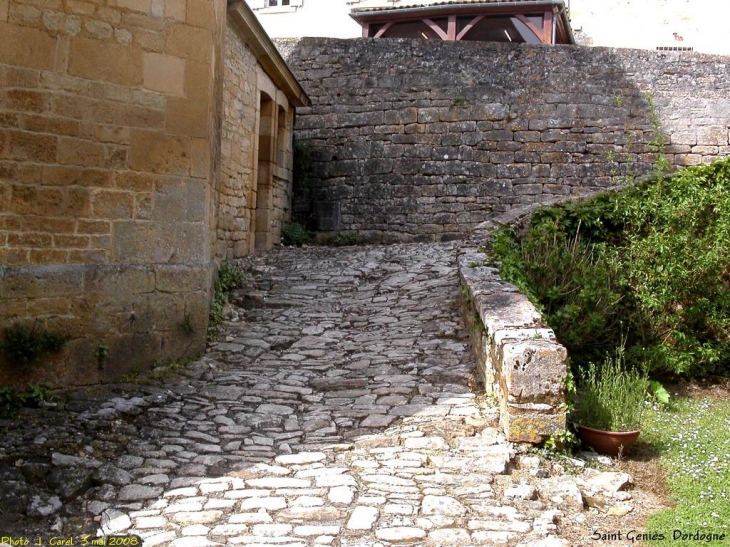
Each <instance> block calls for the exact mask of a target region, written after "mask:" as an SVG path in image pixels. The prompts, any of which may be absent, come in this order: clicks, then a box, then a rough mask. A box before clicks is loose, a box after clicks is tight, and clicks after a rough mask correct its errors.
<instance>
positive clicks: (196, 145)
mask: <svg viewBox="0 0 730 547" xmlns="http://www.w3.org/2000/svg"><path fill="white" fill-rule="evenodd" d="M190 148H191V158H190V162H191V165H190V175H191V176H193V177H197V178H208V176H209V175H210V166H211V149H210V143H209V142H208V140H207V139H194V140H193V141H191V143H190Z"/></svg>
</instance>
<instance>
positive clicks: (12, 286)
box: [0, 265, 82, 301]
mask: <svg viewBox="0 0 730 547" xmlns="http://www.w3.org/2000/svg"><path fill="white" fill-rule="evenodd" d="M81 290H82V278H81V275H79V271H78V270H77V269H76V268H74V267H69V266H55V265H39V266H20V267H6V268H4V275H3V277H2V278H1V279H0V299H2V300H3V301H4V300H6V299H9V298H18V297H20V296H23V297H27V298H39V297H55V296H61V297H62V296H66V295H68V294H76V293H79V292H80V291H81Z"/></svg>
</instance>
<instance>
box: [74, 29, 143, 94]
mask: <svg viewBox="0 0 730 547" xmlns="http://www.w3.org/2000/svg"><path fill="white" fill-rule="evenodd" d="M68 73H69V74H71V75H73V76H80V77H82V78H87V79H90V80H102V81H105V82H110V83H114V84H120V85H128V86H136V85H140V84H142V81H143V78H142V51H141V50H140V49H138V48H137V47H135V46H131V45H130V46H123V45H120V44H116V43H114V42H109V41H102V40H93V39H90V38H84V37H81V36H75V37H73V38H72V39H71V48H70V51H69V66H68Z"/></svg>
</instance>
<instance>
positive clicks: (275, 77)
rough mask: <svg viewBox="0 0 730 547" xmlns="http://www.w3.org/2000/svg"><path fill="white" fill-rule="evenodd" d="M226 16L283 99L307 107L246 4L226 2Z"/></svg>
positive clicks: (306, 100) (301, 91) (303, 94)
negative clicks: (281, 92)
mask: <svg viewBox="0 0 730 547" xmlns="http://www.w3.org/2000/svg"><path fill="white" fill-rule="evenodd" d="M228 16H229V18H230V21H231V22H232V23H233V24H234V25H235V27H236V28H237V29H238V30H239V31H240V32H241V34H242V35H243V38H244V40H245V41H246V44H247V45H248V47H250V48H251V51H252V52H253V54H254V56H255V57H256V60H257V61H258V62H259V64H260V65H261V67H262V68H263V69H264V71H265V72H266V74H268V76H269V78H271V80H272V81H273V82H274V83H275V84H276V86H277V87H278V88H279V89H281V90H282V91H283V92H284V94H285V95H286V97H287V99H289V101H290V102H291V103H292V104H293V105H294V106H307V105H308V104H309V103H310V102H311V101H310V100H309V97H308V96H307V94H306V92H305V91H304V89H303V88H302V86H301V85H299V82H298V81H297V79H296V77H295V76H294V74H292V71H291V69H290V68H289V66H288V65H287V64H286V61H284V59H283V58H282V56H281V54H280V53H279V51H278V50H277V49H276V46H275V45H274V44H273V42H272V41H271V38H269V36H268V35H267V34H266V31H265V30H264V28H263V27H262V26H261V23H259V21H258V19H257V18H256V15H254V13H253V11H251V8H249V7H248V6H247V5H246V2H245V1H244V0H228Z"/></svg>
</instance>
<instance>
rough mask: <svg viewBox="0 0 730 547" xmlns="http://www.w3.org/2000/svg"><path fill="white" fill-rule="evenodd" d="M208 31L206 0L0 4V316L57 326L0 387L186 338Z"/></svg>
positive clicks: (209, 143) (194, 269) (211, 158)
mask: <svg viewBox="0 0 730 547" xmlns="http://www.w3.org/2000/svg"><path fill="white" fill-rule="evenodd" d="M224 28H225V3H224V2H211V1H209V0H187V2H185V1H182V0H164V1H162V0H114V1H111V0H109V1H106V0H95V1H62V0H46V1H43V2H38V1H34V0H2V1H0V36H2V45H0V301H1V302H2V305H0V326H3V327H4V326H7V325H9V324H11V323H14V322H21V323H26V324H28V325H36V326H37V327H38V328H48V329H50V330H54V331H58V332H62V333H66V334H69V335H71V337H72V339H71V342H70V344H69V346H68V347H67V348H66V349H65V350H64V351H63V352H61V353H60V354H57V355H54V356H51V357H50V359H49V360H48V361H46V362H44V363H42V364H40V365H38V366H35V367H25V368H18V367H17V366H15V365H12V364H10V363H7V362H5V361H2V357H0V383H8V382H11V383H39V382H41V381H46V382H52V383H56V384H62V383H66V384H77V385H78V384H87V383H93V382H96V381H99V380H100V379H103V378H107V377H112V376H114V375H116V374H119V373H123V372H126V371H129V370H130V368H132V367H144V366H146V365H148V364H150V363H151V362H152V361H153V360H156V359H161V358H173V359H178V358H181V357H184V353H185V350H189V349H190V348H194V349H200V348H202V345H203V342H204V337H205V325H206V323H207V314H208V302H209V295H210V288H211V274H212V270H213V264H212V261H211V260H212V250H211V247H212V246H211V241H212V238H211V236H210V225H211V223H212V215H211V210H212V209H213V207H214V196H213V192H212V187H213V181H214V179H215V167H216V161H217V160H216V159H215V158H216V157H217V154H218V152H217V147H218V146H219V143H220V138H219V137H218V131H219V130H218V127H219V125H220V122H219V120H220V114H219V112H220V111H221V109H220V100H221V99H220V92H219V90H220V77H219V75H220V74H221V66H220V62H221V59H222V58H223V55H222V46H223V36H222V29H224ZM186 323H187V324H188V325H191V326H192V327H193V332H192V333H190V332H186V329H183V328H181V326H180V325H181V324H186Z"/></svg>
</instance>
